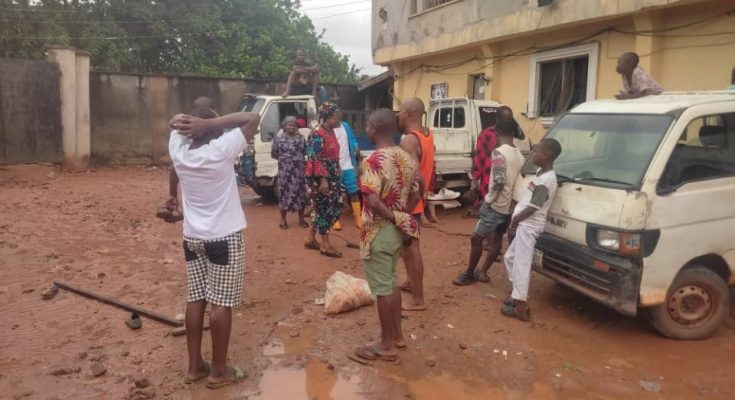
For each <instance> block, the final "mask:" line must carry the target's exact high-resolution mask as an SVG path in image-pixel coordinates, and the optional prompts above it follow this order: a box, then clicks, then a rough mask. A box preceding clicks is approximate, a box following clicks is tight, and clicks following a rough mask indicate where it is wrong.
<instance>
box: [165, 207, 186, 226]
mask: <svg viewBox="0 0 735 400" xmlns="http://www.w3.org/2000/svg"><path fill="white" fill-rule="evenodd" d="M183 219H184V215H183V214H181V213H180V212H178V211H177V210H174V211H171V214H169V216H168V217H166V218H164V220H165V221H166V222H168V223H172V224H173V223H175V222H179V221H181V220H183Z"/></svg>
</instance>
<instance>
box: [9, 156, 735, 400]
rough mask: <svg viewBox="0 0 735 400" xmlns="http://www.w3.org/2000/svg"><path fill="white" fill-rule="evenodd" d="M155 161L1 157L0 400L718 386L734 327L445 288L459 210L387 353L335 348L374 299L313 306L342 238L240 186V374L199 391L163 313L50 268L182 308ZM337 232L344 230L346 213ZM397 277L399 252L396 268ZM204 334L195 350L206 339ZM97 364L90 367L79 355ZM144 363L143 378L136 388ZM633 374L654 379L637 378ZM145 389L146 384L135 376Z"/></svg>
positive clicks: (356, 335) (235, 336) (430, 247)
mask: <svg viewBox="0 0 735 400" xmlns="http://www.w3.org/2000/svg"><path fill="white" fill-rule="evenodd" d="M166 185H167V171H166V170H165V169H161V168H155V167H133V168H119V169H100V170H96V171H91V172H87V173H64V172H60V171H59V170H58V169H56V168H55V167H53V166H38V165H28V166H13V167H0V198H1V199H2V201H0V398H2V399H42V400H45V399H71V398H73V399H77V400H81V399H142V398H152V396H155V398H159V399H297V400H298V399H306V400H313V399H320V400H326V399H335V400H343V399H347V400H349V399H379V400H384V399H418V400H433V399H437V400H438V399H459V400H462V399H506V398H509V399H622V398H637V399H659V398H665V399H677V398H681V399H693V398H705V399H732V398H735V379H733V372H732V371H735V357H733V354H735V331H733V330H730V329H727V328H723V329H721V330H720V331H719V332H718V333H717V334H716V335H715V336H714V337H712V338H711V339H708V340H703V341H691V342H684V341H674V340H669V339H665V338H662V337H660V336H658V335H657V334H656V333H654V332H653V331H652V330H651V329H650V328H649V327H648V326H647V325H646V323H645V322H644V321H642V320H641V319H640V318H628V317H624V316H621V315H619V314H616V313H615V312H613V311H610V310H608V309H606V308H604V307H602V306H599V305H597V304H595V303H593V302H592V301H590V300H587V299H586V298H584V297H582V296H581V295H578V294H576V293H574V292H572V291H570V290H568V289H566V288H564V287H562V286H560V285H557V284H555V283H553V282H552V281H550V280H548V279H546V278H543V277H541V276H538V275H534V276H533V278H532V287H531V295H532V298H531V306H532V308H533V316H532V322H530V323H523V322H519V321H515V320H509V319H507V318H504V317H502V316H501V315H500V313H499V308H500V304H501V301H502V299H503V298H504V297H505V296H506V294H507V284H506V281H505V272H504V268H503V267H502V264H501V263H497V264H496V265H495V266H494V267H493V269H492V272H491V278H492V282H493V283H492V284H480V283H478V284H475V285H472V286H469V287H461V288H460V287H455V286H453V285H452V284H451V280H452V278H454V277H455V276H456V274H457V273H458V271H459V270H460V269H461V268H462V266H463V265H464V263H465V262H466V258H467V252H468V248H469V239H468V235H467V234H468V233H469V232H471V230H472V227H473V223H474V221H473V220H471V219H466V218H462V214H463V212H462V211H461V210H454V211H449V212H445V213H442V214H440V217H441V218H442V219H443V224H442V225H440V227H439V229H437V228H428V229H425V230H424V232H423V237H422V250H423V256H424V260H425V264H426V276H425V286H426V292H427V293H426V295H427V300H428V304H429V309H428V310H427V311H424V312H413V313H407V314H406V316H405V319H404V322H403V330H404V334H405V335H406V337H407V341H408V344H409V348H408V350H405V351H401V353H400V361H399V362H396V363H380V362H376V363H375V364H373V365H361V364H358V363H355V362H353V361H351V360H349V359H348V358H347V355H348V354H351V353H352V351H353V350H354V349H355V348H356V347H357V346H358V345H362V344H364V343H367V342H370V341H373V340H375V339H376V338H377V336H378V333H379V326H378V319H377V314H376V311H375V308H374V307H364V308H361V309H358V310H355V311H351V312H348V313H345V314H341V315H337V316H331V317H329V316H325V315H324V314H323V306H320V305H316V304H315V303H314V300H315V299H318V298H321V297H322V296H323V295H324V290H325V281H326V280H327V278H328V277H329V276H330V275H331V274H332V273H334V272H335V271H338V270H339V271H343V272H346V273H349V274H352V275H355V276H358V277H364V274H363V272H362V267H361V264H360V260H359V258H358V253H357V250H354V249H348V248H346V246H345V245H344V244H345V243H344V242H343V241H342V240H337V241H336V243H337V244H338V246H339V249H340V250H342V251H343V252H344V253H345V258H343V259H329V258H326V257H322V256H320V255H319V254H318V253H316V252H313V251H310V250H306V249H304V247H303V244H302V243H303V241H304V239H305V237H306V232H305V230H304V229H301V228H299V227H298V226H297V224H296V220H295V216H291V217H290V218H291V220H290V221H291V226H292V227H291V228H290V229H288V230H285V231H284V230H281V229H278V217H277V210H276V208H275V207H274V206H272V205H265V204H261V203H260V200H259V199H258V198H257V197H255V196H253V195H252V193H251V192H250V191H249V190H248V189H242V198H243V205H244V207H245V212H246V215H247V218H248V224H249V227H248V228H247V230H246V231H245V242H246V248H247V264H246V270H247V274H246V277H245V292H244V296H243V303H242V305H241V306H239V307H238V308H237V309H236V310H235V311H234V323H233V332H232V338H231V344H230V353H229V354H230V361H231V362H232V363H233V364H235V365H238V366H241V367H243V368H244V369H245V370H246V371H247V372H248V373H249V378H248V379H247V380H246V381H245V382H243V383H240V384H237V385H235V386H231V387H228V388H224V389H221V390H218V391H212V390H209V389H207V388H206V387H205V385H204V384H203V383H195V384H192V385H185V384H184V383H183V378H184V372H185V369H186V343H185V338H184V337H183V336H178V337H174V336H171V335H169V331H170V327H169V326H166V325H163V324H161V323H158V322H155V321H152V320H149V319H145V318H144V319H143V328H142V329H140V330H136V331H133V330H130V329H128V328H127V327H126V326H125V324H124V321H125V319H126V318H127V316H128V313H127V312H125V311H123V310H120V309H117V308H114V307H112V306H109V305H106V304H102V303H99V302H95V301H92V300H89V299H86V298H83V297H80V296H78V295H76V294H72V293H69V292H66V291H64V290H61V291H60V292H59V293H58V294H57V295H56V296H55V297H54V298H53V299H51V300H48V301H44V300H42V299H41V293H42V292H43V290H44V288H47V287H49V286H50V285H51V283H52V282H53V281H55V280H58V281H64V282H68V283H72V284H74V285H77V286H80V287H83V288H86V289H88V290H92V291H95V292H97V293H100V294H104V295H107V296H111V297H113V298H116V299H119V300H121V301H123V302H126V303H130V304H134V305H138V306H140V307H144V308H147V309H150V310H153V311H156V312H158V313H161V314H164V315H168V316H170V317H172V318H173V317H175V316H176V315H177V314H181V313H183V312H184V308H185V293H186V280H185V279H186V277H185V272H184V266H183V254H182V250H181V223H179V224H167V223H164V222H161V221H160V220H158V219H156V218H155V216H154V214H155V211H156V209H157V207H158V206H160V205H161V204H162V203H163V201H165V199H166V197H165V196H166V193H167V187H166ZM343 225H344V226H345V229H344V230H343V231H342V232H341V233H340V234H341V235H342V236H344V237H345V238H347V239H349V240H351V241H357V231H356V229H355V227H354V224H353V223H352V222H351V218H350V217H345V218H343ZM399 268H400V273H401V274H403V272H404V271H403V267H402V265H400V266H399ZM209 345H210V342H209V338H208V336H207V337H205V340H204V346H205V357H206V356H208V355H209V354H210V350H209ZM96 362H98V363H101V364H102V365H103V366H104V367H105V368H106V373H104V374H103V375H101V376H98V377H93V376H92V373H91V370H92V368H91V366H92V364H94V363H96ZM142 378H147V379H148V380H149V381H150V383H151V385H150V387H148V388H145V389H144V390H137V391H136V390H134V388H135V382H136V381H138V382H139V383H140V381H141V380H142ZM642 381H643V383H644V384H645V386H648V387H649V389H652V387H653V389H660V391H655V390H654V391H651V390H646V389H644V388H643V386H644V385H642V384H641V382H642ZM142 386H145V385H142Z"/></svg>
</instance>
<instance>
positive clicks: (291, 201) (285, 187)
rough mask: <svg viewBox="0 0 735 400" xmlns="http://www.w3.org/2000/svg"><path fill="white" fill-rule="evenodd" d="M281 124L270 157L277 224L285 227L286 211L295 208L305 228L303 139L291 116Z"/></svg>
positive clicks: (304, 148)
mask: <svg viewBox="0 0 735 400" xmlns="http://www.w3.org/2000/svg"><path fill="white" fill-rule="evenodd" d="M281 128H282V129H281V131H280V132H278V135H277V136H276V138H275V139H274V140H273V146H272V147H271V157H273V158H274V159H276V160H278V193H279V194H280V197H279V199H278V208H279V210H280V212H281V224H280V225H279V227H280V228H281V229H288V222H287V221H286V213H288V212H297V213H299V225H300V226H301V227H302V228H308V227H309V224H307V223H306V220H304V203H305V202H306V200H305V197H306V191H305V189H306V187H305V186H304V184H305V181H304V165H305V162H306V160H305V155H306V140H304V137H303V136H301V134H299V128H298V125H297V124H296V118H295V117H286V118H284V119H283V122H282V123H281Z"/></svg>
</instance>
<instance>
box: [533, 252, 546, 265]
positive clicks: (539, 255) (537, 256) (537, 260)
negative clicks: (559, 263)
mask: <svg viewBox="0 0 735 400" xmlns="http://www.w3.org/2000/svg"><path fill="white" fill-rule="evenodd" d="M543 266H544V252H543V251H541V250H536V249H534V250H533V267H534V268H542V267H543Z"/></svg>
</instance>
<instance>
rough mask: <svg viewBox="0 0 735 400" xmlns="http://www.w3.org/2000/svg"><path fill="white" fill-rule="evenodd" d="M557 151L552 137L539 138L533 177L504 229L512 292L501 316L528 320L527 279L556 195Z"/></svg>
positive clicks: (528, 281) (558, 145) (556, 145)
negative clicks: (508, 243)
mask: <svg viewBox="0 0 735 400" xmlns="http://www.w3.org/2000/svg"><path fill="white" fill-rule="evenodd" d="M559 154H561V145H560V144H559V142H557V141H556V140H555V139H543V140H542V141H541V142H539V144H538V145H537V146H536V149H535V150H534V152H533V155H532V156H531V157H532V161H533V164H534V165H536V166H537V167H539V169H538V172H537V173H536V177H535V178H534V179H533V181H531V182H530V183H529V184H528V188H526V189H525V190H524V191H523V194H522V195H521V198H520V199H519V201H518V205H516V208H515V211H514V212H513V218H512V219H511V222H510V228H509V229H508V236H509V238H512V242H511V244H510V246H509V247H508V251H507V252H506V253H505V268H506V270H507V272H508V279H509V280H510V282H511V283H512V285H513V292H512V293H511V295H510V297H509V298H508V299H506V300H505V301H504V302H503V306H502V308H501V309H500V311H501V312H502V313H503V315H505V316H507V317H512V318H518V319H520V320H521V321H528V319H529V317H530V311H531V310H530V309H529V308H528V304H527V303H526V302H527V300H528V285H529V283H530V280H531V264H532V263H533V256H534V248H535V247H536V240H537V239H538V238H539V236H541V233H542V232H543V231H544V227H545V226H546V216H547V214H548V212H549V207H551V203H552V202H553V201H554V196H555V195H556V187H557V182H556V173H555V172H554V160H556V158H557V157H558V156H559Z"/></svg>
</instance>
